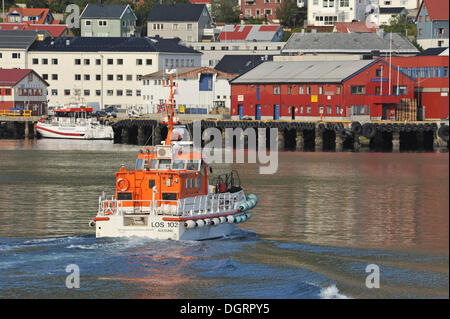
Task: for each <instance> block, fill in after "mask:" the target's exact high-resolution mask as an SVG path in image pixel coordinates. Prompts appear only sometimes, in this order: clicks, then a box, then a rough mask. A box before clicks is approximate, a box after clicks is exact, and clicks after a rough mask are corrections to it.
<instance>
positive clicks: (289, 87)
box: [287, 86, 292, 95]
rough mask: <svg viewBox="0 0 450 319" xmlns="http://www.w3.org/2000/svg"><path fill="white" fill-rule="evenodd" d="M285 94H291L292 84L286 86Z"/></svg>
mask: <svg viewBox="0 0 450 319" xmlns="http://www.w3.org/2000/svg"><path fill="white" fill-rule="evenodd" d="M287 94H288V95H292V86H288V88H287Z"/></svg>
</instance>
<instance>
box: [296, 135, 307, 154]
mask: <svg viewBox="0 0 450 319" xmlns="http://www.w3.org/2000/svg"><path fill="white" fill-rule="evenodd" d="M295 149H296V150H297V151H300V152H303V151H304V150H305V139H304V137H303V131H297V137H296V138H295Z"/></svg>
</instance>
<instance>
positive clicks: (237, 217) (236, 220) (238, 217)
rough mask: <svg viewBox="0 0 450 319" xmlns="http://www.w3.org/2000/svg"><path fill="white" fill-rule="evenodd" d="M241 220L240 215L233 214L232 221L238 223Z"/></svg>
mask: <svg viewBox="0 0 450 319" xmlns="http://www.w3.org/2000/svg"><path fill="white" fill-rule="evenodd" d="M241 220H242V218H241V216H235V217H234V222H235V223H236V224H239V223H240V222H241Z"/></svg>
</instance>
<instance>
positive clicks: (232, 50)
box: [185, 41, 286, 68]
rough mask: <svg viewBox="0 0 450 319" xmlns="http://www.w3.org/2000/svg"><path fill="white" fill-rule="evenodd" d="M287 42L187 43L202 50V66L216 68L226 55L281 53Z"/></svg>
mask: <svg viewBox="0 0 450 319" xmlns="http://www.w3.org/2000/svg"><path fill="white" fill-rule="evenodd" d="M285 44H286V42H271V41H264V42H253V41H245V42H225V41H224V42H191V43H186V44H185V45H188V46H190V47H191V48H192V49H194V50H196V51H200V52H202V53H203V54H202V58H201V60H202V62H201V66H206V67H211V68H214V67H215V66H216V65H217V63H219V61H220V60H222V58H223V57H224V56H225V55H268V56H269V55H279V54H281V50H282V49H283V47H284V45H285Z"/></svg>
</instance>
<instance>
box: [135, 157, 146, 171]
mask: <svg viewBox="0 0 450 319" xmlns="http://www.w3.org/2000/svg"><path fill="white" fill-rule="evenodd" d="M136 169H144V160H143V159H142V158H138V159H137V161H136Z"/></svg>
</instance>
